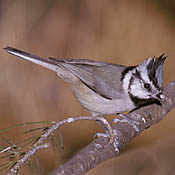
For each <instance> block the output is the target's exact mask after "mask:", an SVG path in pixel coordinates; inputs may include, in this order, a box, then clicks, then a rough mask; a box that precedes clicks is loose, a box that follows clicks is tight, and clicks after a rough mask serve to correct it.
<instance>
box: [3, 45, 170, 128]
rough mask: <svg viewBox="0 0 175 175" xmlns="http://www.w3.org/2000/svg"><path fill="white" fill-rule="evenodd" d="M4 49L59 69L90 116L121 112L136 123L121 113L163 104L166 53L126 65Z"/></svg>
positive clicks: (34, 61)
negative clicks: (44, 56)
mask: <svg viewBox="0 0 175 175" xmlns="http://www.w3.org/2000/svg"><path fill="white" fill-rule="evenodd" d="M4 50H5V51H7V52H8V53H10V54H12V55H15V56H17V57H19V58H22V59H24V60H27V61H30V62H33V63H35V64H38V65H41V66H43V67H45V68H47V69H50V70H52V71H54V72H56V73H57V75H58V76H59V77H60V78H62V79H63V80H64V81H66V82H67V83H69V84H70V86H71V88H72V92H73V94H74V96H75V97H76V99H77V100H78V101H79V102H80V104H81V105H82V106H83V107H84V108H85V109H86V110H87V111H88V112H89V113H90V115H91V116H104V115H111V114H119V115H120V116H121V117H123V118H124V119H125V121H128V122H129V123H132V125H135V123H134V122H133V121H131V120H130V119H128V118H127V116H125V115H122V113H123V112H130V111H133V110H136V109H138V108H140V107H143V106H145V105H149V104H153V103H155V104H157V105H161V101H162V98H163V94H162V83H163V64H164V61H165V60H166V58H167V56H165V54H162V55H160V56H158V57H155V56H154V57H150V58H148V59H145V60H144V61H142V62H141V63H140V64H138V65H134V66H124V65H120V64H112V63H108V62H102V61H94V60H90V59H71V58H43V57H39V56H35V55H33V54H30V53H27V52H24V51H21V50H19V49H16V48H13V47H9V46H7V47H5V48H4ZM134 128H136V127H134ZM136 129H137V128H136Z"/></svg>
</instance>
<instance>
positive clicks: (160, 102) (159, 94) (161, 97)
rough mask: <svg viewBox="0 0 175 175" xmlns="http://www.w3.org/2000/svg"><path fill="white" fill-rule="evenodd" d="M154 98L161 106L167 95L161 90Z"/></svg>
mask: <svg viewBox="0 0 175 175" xmlns="http://www.w3.org/2000/svg"><path fill="white" fill-rule="evenodd" d="M153 98H154V99H155V100H156V103H157V104H158V105H160V106H161V105H162V100H163V99H164V98H165V96H164V95H163V94H162V93H161V92H160V93H158V94H157V95H155V96H154V97H153Z"/></svg>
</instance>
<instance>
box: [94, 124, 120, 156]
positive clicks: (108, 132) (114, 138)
mask: <svg viewBox="0 0 175 175" xmlns="http://www.w3.org/2000/svg"><path fill="white" fill-rule="evenodd" d="M97 123H98V124H99V125H100V126H101V127H102V128H103V129H104V131H105V132H104V133H101V132H98V133H96V134H95V135H94V138H96V137H97V138H98V137H106V138H109V139H110V140H109V143H111V144H113V146H114V149H115V151H116V152H117V153H118V154H119V148H118V144H119V143H118V140H117V138H118V137H117V134H116V133H114V131H113V130H112V128H111V126H110V124H109V123H108V122H107V124H106V123H105V125H106V126H107V127H105V126H104V123H103V122H101V121H97Z"/></svg>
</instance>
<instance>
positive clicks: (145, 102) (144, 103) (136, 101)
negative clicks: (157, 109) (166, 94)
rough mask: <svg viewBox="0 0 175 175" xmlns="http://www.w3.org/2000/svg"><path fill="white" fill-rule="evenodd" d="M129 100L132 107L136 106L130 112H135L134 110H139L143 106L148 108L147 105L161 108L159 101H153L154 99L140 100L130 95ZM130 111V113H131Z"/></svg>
mask: <svg viewBox="0 0 175 175" xmlns="http://www.w3.org/2000/svg"><path fill="white" fill-rule="evenodd" d="M129 95H130V98H131V100H132V102H133V103H134V105H135V106H136V108H135V109H133V110H132V111H135V110H136V109H139V108H141V107H143V106H148V105H151V104H157V105H159V106H161V103H160V101H159V100H157V99H155V98H150V99H140V98H137V97H134V96H133V95H132V94H130V93H129ZM132 111H130V112H132Z"/></svg>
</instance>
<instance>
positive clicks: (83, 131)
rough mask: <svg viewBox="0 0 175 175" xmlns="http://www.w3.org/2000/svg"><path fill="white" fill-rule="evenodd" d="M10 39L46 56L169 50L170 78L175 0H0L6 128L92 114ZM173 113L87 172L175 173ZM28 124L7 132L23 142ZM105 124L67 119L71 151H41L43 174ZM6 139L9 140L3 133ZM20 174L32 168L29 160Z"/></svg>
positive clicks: (0, 91)
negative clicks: (19, 54)
mask: <svg viewBox="0 0 175 175" xmlns="http://www.w3.org/2000/svg"><path fill="white" fill-rule="evenodd" d="M7 45H8V46H14V47H16V48H19V49H22V50H26V51H28V52H31V53H34V54H36V55H40V56H43V57H74V58H92V59H94V60H101V61H108V62H112V63H119V64H124V65H135V64H138V63H140V62H142V61H143V60H144V59H145V58H148V57H151V56H154V55H156V56H159V55H160V54H162V53H165V54H167V55H169V57H168V59H167V61H166V63H165V66H164V85H165V84H166V83H168V82H169V81H171V80H174V79H175V76H174V73H175V69H174V66H175V50H174V45H175V1H174V0H168V1H167V0H132V1H130V0H108V1H105V0H37V1H36V0H30V1H28V0H15V1H14V0H1V1H0V48H1V49H0V55H1V59H0V85H1V87H0V117H1V120H0V121H1V122H0V128H5V127H9V126H11V125H14V124H17V123H23V122H30V121H43V120H54V121H59V120H62V119H65V118H67V117H69V116H78V115H86V114H87V112H86V111H85V110H84V109H83V108H82V107H81V106H80V104H79V103H78V102H77V101H76V100H75V98H74V97H73V95H72V93H71V91H70V88H69V86H68V85H67V84H66V83H65V82H64V81H63V80H61V79H60V78H58V77H57V75H56V74H55V73H53V72H51V71H49V70H46V69H44V68H42V67H40V66H38V65H34V64H32V63H29V62H27V61H23V60H20V59H18V58H16V57H13V56H11V55H9V54H7V53H5V52H4V51H3V50H2V48H3V47H5V46H7ZM174 115H175V112H174V111H172V112H170V113H169V114H168V115H167V116H166V117H165V118H164V120H163V121H161V122H160V123H159V124H157V125H155V126H154V127H151V128H149V129H148V130H147V131H145V132H144V133H142V134H141V135H140V136H138V137H137V138H136V139H134V140H133V141H132V142H131V143H130V144H129V145H127V147H126V148H125V149H124V150H123V151H122V152H121V155H120V157H117V158H115V159H111V160H109V161H106V162H105V163H103V164H101V165H99V166H98V167H97V168H95V169H93V170H91V171H90V172H88V173H87V174H88V175H92V174H93V175H106V174H107V175H114V174H120V175H132V174H139V175H140V174H141V175H152V174H154V175H164V174H167V175H173V174H175V138H174V132H175V126H174V125H175V118H174ZM113 117H114V116H113ZM108 118H109V119H110V120H111V118H112V117H108ZM24 129H25V128H18V129H13V130H12V131H10V132H7V133H3V134H1V138H2V137H6V138H8V139H11V140H13V141H14V142H15V141H18V140H20V139H21V137H20V136H22V132H23V131H24ZM99 131H102V130H101V128H100V127H99V126H98V125H97V124H96V123H95V122H93V121H91V122H88V121H82V122H78V123H74V124H71V125H65V126H63V127H62V129H61V132H62V135H63V139H64V146H65V150H64V152H60V153H58V154H54V152H53V151H52V149H50V150H41V151H39V154H38V155H39V162H40V168H41V174H47V172H49V171H51V170H53V169H54V168H55V167H57V166H58V165H59V164H61V163H63V162H64V161H66V160H68V159H69V158H70V157H71V156H73V155H74V154H75V153H76V152H77V151H79V150H80V149H81V148H82V147H84V146H85V145H87V144H88V143H89V142H90V141H91V140H92V137H93V134H94V133H96V132H99ZM0 144H1V145H5V144H4V142H3V141H2V140H1V141H0ZM19 174H29V171H28V168H27V166H24V167H23V169H21V171H20V173H19Z"/></svg>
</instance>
